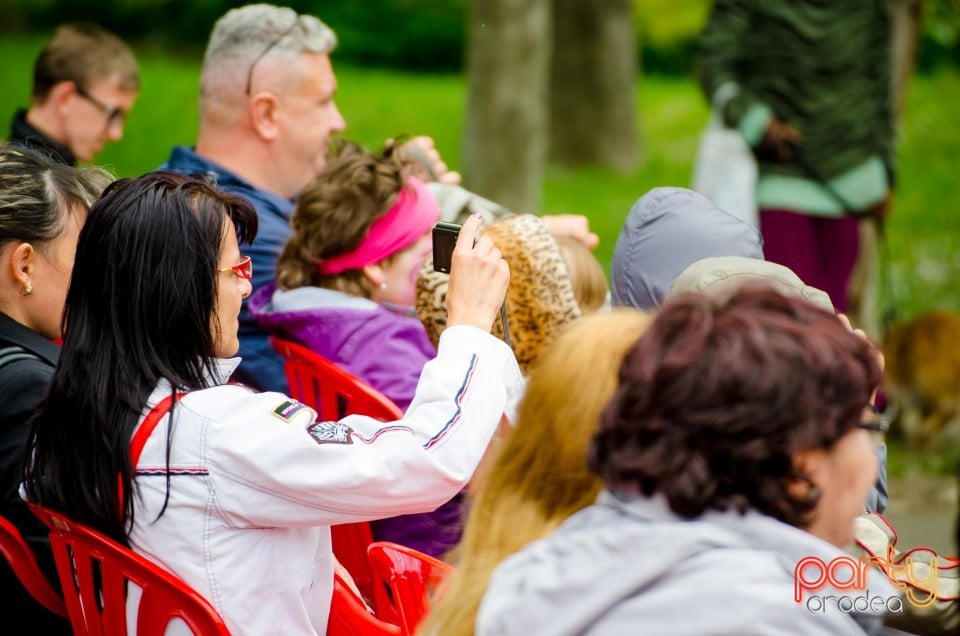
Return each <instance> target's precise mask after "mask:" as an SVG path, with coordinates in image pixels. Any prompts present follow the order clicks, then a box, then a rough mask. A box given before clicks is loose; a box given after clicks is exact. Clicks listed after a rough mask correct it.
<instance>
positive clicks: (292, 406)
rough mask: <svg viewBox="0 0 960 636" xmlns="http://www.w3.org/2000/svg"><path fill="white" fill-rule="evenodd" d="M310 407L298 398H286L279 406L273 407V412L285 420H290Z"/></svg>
mask: <svg viewBox="0 0 960 636" xmlns="http://www.w3.org/2000/svg"><path fill="white" fill-rule="evenodd" d="M309 408H310V407H309V406H307V405H306V404H302V403H300V402H297V401H296V400H284V401H283V402H281V403H280V405H279V406H278V407H277V408H275V409H273V414H274V415H275V416H277V417H279V418H280V419H281V420H283V421H284V422H289V421H290V420H292V419H293V417H294V416H295V415H296V414H297V413H299V412H300V411H302V410H304V409H309Z"/></svg>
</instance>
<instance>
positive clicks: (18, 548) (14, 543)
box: [0, 516, 67, 618]
mask: <svg viewBox="0 0 960 636" xmlns="http://www.w3.org/2000/svg"><path fill="white" fill-rule="evenodd" d="M0 553H2V554H3V557H4V558H5V559H6V560H7V563H9V564H10V569H11V570H13V573H14V574H15V575H16V576H17V578H18V579H19V580H20V583H21V585H23V587H24V588H25V589H26V590H27V592H29V593H30V596H32V597H33V598H34V600H35V601H37V602H38V603H40V604H41V605H43V606H44V607H46V608H47V609H48V610H50V611H51V612H53V613H54V614H59V615H60V616H63V617H64V618H66V616H67V605H66V603H64V602H63V598H62V597H61V596H60V595H59V594H58V593H57V591H56V589H54V587H53V586H52V585H50V581H48V580H47V577H46V575H44V573H43V570H41V569H40V565H39V564H38V563H37V557H36V556H35V555H34V554H33V550H32V549H31V548H30V544H29V543H27V540H26V539H24V538H23V535H22V534H21V533H20V529H19V528H17V526H15V525H14V524H13V522H12V521H10V520H9V519H7V518H6V517H3V516H0Z"/></svg>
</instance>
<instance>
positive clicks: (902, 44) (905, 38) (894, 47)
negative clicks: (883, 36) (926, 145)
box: [890, 0, 923, 124]
mask: <svg viewBox="0 0 960 636" xmlns="http://www.w3.org/2000/svg"><path fill="white" fill-rule="evenodd" d="M922 16H923V0H890V22H891V34H890V39H891V56H892V57H891V60H890V62H891V69H890V84H891V95H892V99H893V117H894V122H896V124H899V123H900V115H901V113H902V112H903V104H904V101H906V97H907V82H908V81H909V79H910V76H911V75H912V74H913V69H914V67H915V66H916V63H917V49H918V47H919V44H920V20H921V18H922Z"/></svg>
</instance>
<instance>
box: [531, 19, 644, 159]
mask: <svg viewBox="0 0 960 636" xmlns="http://www.w3.org/2000/svg"><path fill="white" fill-rule="evenodd" d="M637 55H638V51H637V41H636V31H635V27H634V21H633V2H631V0H554V3H553V60H552V64H551V70H550V151H549V155H550V158H551V159H553V160H555V161H557V162H560V163H563V164H565V165H569V166H578V165H587V164H602V165H607V166H611V167H613V168H616V169H619V170H624V171H627V170H630V169H631V168H633V167H634V166H635V165H636V161H637V125H636V121H637V107H636V103H635V102H636V100H635V99H634V97H635V88H636V81H637V73H638V69H637V67H638V65H637Z"/></svg>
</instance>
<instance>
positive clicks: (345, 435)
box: [307, 422, 353, 444]
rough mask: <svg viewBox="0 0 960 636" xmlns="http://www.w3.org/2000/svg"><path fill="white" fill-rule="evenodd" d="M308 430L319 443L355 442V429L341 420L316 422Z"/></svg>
mask: <svg viewBox="0 0 960 636" xmlns="http://www.w3.org/2000/svg"><path fill="white" fill-rule="evenodd" d="M307 432H308V433H310V436H311V437H312V438H313V439H314V441H315V442H317V443H318V444H353V439H352V438H351V437H350V435H351V433H353V429H352V428H350V427H349V426H347V425H346V424H341V423H340V422H314V423H313V424H311V425H310V426H309V427H308V428H307Z"/></svg>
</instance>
